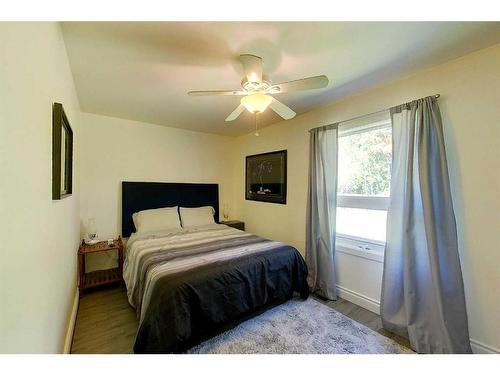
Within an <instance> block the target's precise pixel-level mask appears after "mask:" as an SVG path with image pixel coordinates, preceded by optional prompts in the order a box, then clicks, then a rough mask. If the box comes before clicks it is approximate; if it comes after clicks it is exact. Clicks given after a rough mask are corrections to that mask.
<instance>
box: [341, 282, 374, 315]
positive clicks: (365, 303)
mask: <svg viewBox="0 0 500 375" xmlns="http://www.w3.org/2000/svg"><path fill="white" fill-rule="evenodd" d="M337 293H338V295H339V297H340V298H343V299H345V300H347V301H349V302H352V303H354V304H356V305H358V306H361V307H363V308H365V309H367V310H370V311H371V312H374V313H375V314H377V315H380V301H377V300H376V299H373V298H370V297H367V296H365V295H363V294H360V293H358V292H355V291H353V290H350V289H347V288H345V287H343V286H342V285H337Z"/></svg>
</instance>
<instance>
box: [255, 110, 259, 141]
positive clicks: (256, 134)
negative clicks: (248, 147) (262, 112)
mask: <svg viewBox="0 0 500 375" xmlns="http://www.w3.org/2000/svg"><path fill="white" fill-rule="evenodd" d="M257 115H258V112H255V136H256V137H258V136H259V132H258V131H257Z"/></svg>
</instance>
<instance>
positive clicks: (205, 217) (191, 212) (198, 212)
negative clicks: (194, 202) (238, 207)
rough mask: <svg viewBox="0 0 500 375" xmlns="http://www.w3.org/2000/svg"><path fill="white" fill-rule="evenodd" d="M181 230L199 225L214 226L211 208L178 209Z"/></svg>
mask: <svg viewBox="0 0 500 375" xmlns="http://www.w3.org/2000/svg"><path fill="white" fill-rule="evenodd" d="M179 211H180V214H181V222H182V227H183V228H192V227H199V226H201V225H208V224H215V220H214V214H215V210H214V208H213V207H211V206H204V207H195V208H187V207H180V208H179Z"/></svg>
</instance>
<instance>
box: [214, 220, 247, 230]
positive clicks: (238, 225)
mask: <svg viewBox="0 0 500 375" xmlns="http://www.w3.org/2000/svg"><path fill="white" fill-rule="evenodd" d="M220 223H221V224H224V225H227V226H229V227H231V228H234V229H239V230H245V223H244V222H243V221H239V220H230V221H221V222H220Z"/></svg>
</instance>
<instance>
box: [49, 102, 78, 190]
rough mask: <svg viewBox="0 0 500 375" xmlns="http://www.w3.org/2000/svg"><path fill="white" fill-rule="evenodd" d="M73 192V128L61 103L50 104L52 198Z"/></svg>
mask: <svg viewBox="0 0 500 375" xmlns="http://www.w3.org/2000/svg"><path fill="white" fill-rule="evenodd" d="M72 193H73V130H72V129H71V125H70V123H69V121H68V118H67V117H66V113H65V112H64V108H63V105H62V104H61V103H54V104H53V105H52V199H53V200H58V199H62V198H66V197H69V196H71V194H72Z"/></svg>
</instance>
